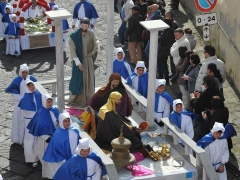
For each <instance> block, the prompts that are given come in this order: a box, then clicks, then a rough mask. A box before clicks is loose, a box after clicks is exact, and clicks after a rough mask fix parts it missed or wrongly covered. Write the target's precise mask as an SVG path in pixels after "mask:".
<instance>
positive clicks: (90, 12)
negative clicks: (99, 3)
mask: <svg viewBox="0 0 240 180" xmlns="http://www.w3.org/2000/svg"><path fill="white" fill-rule="evenodd" d="M82 3H83V4H84V10H85V17H87V18H88V19H89V20H90V19H92V18H98V17H99V16H98V14H97V11H96V9H95V7H94V6H93V5H92V3H90V2H86V1H85V2H79V3H77V4H76V6H75V7H74V10H73V19H77V18H78V11H79V9H80V6H81V5H82Z"/></svg>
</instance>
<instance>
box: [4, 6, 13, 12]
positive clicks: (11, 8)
mask: <svg viewBox="0 0 240 180" xmlns="http://www.w3.org/2000/svg"><path fill="white" fill-rule="evenodd" d="M7 8H8V9H10V13H13V7H12V6H11V5H10V4H8V5H6V7H5V8H4V11H5V13H7V12H6V9H7Z"/></svg>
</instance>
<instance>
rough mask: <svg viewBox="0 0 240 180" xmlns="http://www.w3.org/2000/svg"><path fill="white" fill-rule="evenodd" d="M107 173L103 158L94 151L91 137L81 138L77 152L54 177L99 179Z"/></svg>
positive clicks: (60, 179) (58, 178)
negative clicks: (90, 141) (90, 142)
mask: <svg viewBox="0 0 240 180" xmlns="http://www.w3.org/2000/svg"><path fill="white" fill-rule="evenodd" d="M106 174H107V172H106V168H105V166H104V164H103V163H102V160H101V158H100V157H99V156H97V155H96V154H95V153H94V152H92V149H91V146H90V144H89V139H87V138H83V139H81V140H79V145H78V147H77V149H76V154H74V155H73V156H72V157H71V158H70V159H69V160H68V161H66V162H65V163H64V164H63V165H62V166H61V167H60V168H59V169H58V171H57V172H56V174H55V176H54V178H53V179H54V180H63V179H65V180H70V179H76V180H77V179H78V180H99V179H101V177H102V176H106Z"/></svg>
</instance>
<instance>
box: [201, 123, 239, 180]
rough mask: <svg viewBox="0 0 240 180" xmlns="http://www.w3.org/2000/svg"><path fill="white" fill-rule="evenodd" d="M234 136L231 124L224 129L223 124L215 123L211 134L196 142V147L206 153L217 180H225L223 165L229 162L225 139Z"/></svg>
mask: <svg viewBox="0 0 240 180" xmlns="http://www.w3.org/2000/svg"><path fill="white" fill-rule="evenodd" d="M235 135H236V131H235V130H234V128H233V126H232V125H231V124H229V123H228V124H227V125H226V126H225V128H224V126H223V123H219V122H215V124H214V126H213V128H212V130H211V132H210V133H209V134H207V135H205V136H204V137H203V138H202V139H200V140H199V141H198V142H197V145H198V146H200V147H201V148H203V149H204V150H205V151H206V153H207V155H208V157H209V159H210V161H211V162H212V166H213V168H214V169H215V171H216V172H217V176H218V179H219V180H226V179H227V173H226V168H225V163H227V162H228V160H229V150H228V143H227V138H230V137H232V136H235Z"/></svg>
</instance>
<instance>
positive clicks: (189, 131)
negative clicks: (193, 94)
mask: <svg viewBox="0 0 240 180" xmlns="http://www.w3.org/2000/svg"><path fill="white" fill-rule="evenodd" d="M183 109H184V106H183V102H182V101H181V99H176V100H174V101H173V112H172V113H171V114H170V116H169V119H170V121H171V122H172V123H173V124H175V125H176V126H177V127H178V128H179V129H181V130H182V131H183V132H184V133H185V134H186V135H188V136H189V137H190V138H191V139H193V136H194V130H193V123H192V122H193V121H194V120H195V119H197V117H198V115H196V114H193V113H191V112H188V111H186V110H183ZM178 141H179V143H181V144H184V143H183V142H182V141H181V140H180V139H179V140H178Z"/></svg>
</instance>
